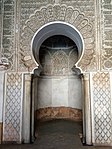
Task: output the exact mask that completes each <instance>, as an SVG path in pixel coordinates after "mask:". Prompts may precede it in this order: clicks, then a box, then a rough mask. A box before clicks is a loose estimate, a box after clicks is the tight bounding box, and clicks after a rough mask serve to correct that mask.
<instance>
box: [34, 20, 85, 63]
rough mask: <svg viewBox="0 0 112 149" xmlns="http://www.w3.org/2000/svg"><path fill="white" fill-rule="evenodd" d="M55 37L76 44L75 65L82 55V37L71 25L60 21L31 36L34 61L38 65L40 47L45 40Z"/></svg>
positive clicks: (47, 25) (45, 26)
mask: <svg viewBox="0 0 112 149" xmlns="http://www.w3.org/2000/svg"><path fill="white" fill-rule="evenodd" d="M56 35H59V36H60V35H61V36H66V37H68V38H69V39H71V40H72V41H73V42H74V43H75V44H76V46H77V49H78V61H77V63H76V65H77V64H78V62H79V61H80V59H81V58H82V56H83V53H84V40H83V37H82V35H81V34H80V32H79V31H78V30H77V29H76V28H75V27H74V26H73V25H71V24H69V23H65V22H61V21H56V22H50V23H48V24H46V25H44V26H42V27H41V28H40V29H39V30H38V31H37V32H36V33H35V35H34V36H33V39H32V44H31V46H32V47H31V48H32V52H33V56H34V59H35V61H36V62H37V63H38V64H40V60H39V51H40V50H41V48H40V47H41V45H42V44H43V42H44V41H45V40H47V39H48V38H50V37H52V36H56Z"/></svg>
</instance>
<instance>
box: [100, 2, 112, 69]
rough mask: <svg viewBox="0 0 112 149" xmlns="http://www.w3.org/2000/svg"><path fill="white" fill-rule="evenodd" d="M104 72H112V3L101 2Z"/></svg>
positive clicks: (102, 62)
mask: <svg viewBox="0 0 112 149" xmlns="http://www.w3.org/2000/svg"><path fill="white" fill-rule="evenodd" d="M101 21H102V24H101V28H102V34H101V36H102V55H101V64H102V70H112V1H111V0H107V1H106V0H104V1H103V2H102V0H101Z"/></svg>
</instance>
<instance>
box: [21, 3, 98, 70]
mask: <svg viewBox="0 0 112 149" xmlns="http://www.w3.org/2000/svg"><path fill="white" fill-rule="evenodd" d="M53 21H63V22H67V23H70V24H72V25H73V26H75V27H76V28H77V29H78V30H79V32H80V33H81V34H82V36H83V39H84V43H85V52H84V55H83V58H82V59H81V61H80V63H79V64H78V65H79V67H81V69H82V70H83V71H89V70H90V69H92V70H93V69H96V68H95V67H96V66H95V65H96V64H95V50H94V47H95V45H94V44H95V38H94V31H93V26H92V24H91V23H90V21H89V19H88V18H86V16H85V15H84V14H83V13H82V12H80V11H79V10H77V9H74V8H73V7H71V6H66V5H58V4H56V5H47V6H46V7H42V8H41V9H40V10H36V11H35V12H34V14H32V15H30V17H29V19H28V20H27V21H26V22H25V25H24V27H23V29H22V32H21V37H20V41H21V42H20V43H21V45H20V53H22V54H21V55H22V60H23V61H22V62H23V63H24V64H25V66H26V67H27V68H28V69H29V70H32V69H34V67H35V64H34V63H35V62H34V59H33V58H32V52H31V40H32V37H33V36H34V34H35V32H36V31H37V30H38V29H39V28H40V27H42V26H43V25H45V24H46V23H49V22H53ZM25 56H28V57H30V60H28V61H25V60H24V59H25ZM27 62H28V66H27ZM90 67H91V68H90Z"/></svg>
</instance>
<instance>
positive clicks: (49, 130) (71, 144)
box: [34, 120, 82, 149]
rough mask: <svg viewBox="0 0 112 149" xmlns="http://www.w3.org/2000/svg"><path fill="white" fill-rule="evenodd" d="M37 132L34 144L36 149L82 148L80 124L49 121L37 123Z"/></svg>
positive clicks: (66, 121)
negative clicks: (40, 148)
mask: <svg viewBox="0 0 112 149" xmlns="http://www.w3.org/2000/svg"><path fill="white" fill-rule="evenodd" d="M37 131H38V136H37V139H36V141H35V143H34V144H37V146H38V148H39V146H40V147H42V145H43V148H46V149H73V148H76V146H77V147H78V146H82V143H81V139H80V137H81V134H82V122H74V121H69V120H51V121H47V122H41V123H39V124H38V129H37ZM36 134H37V133H36Z"/></svg>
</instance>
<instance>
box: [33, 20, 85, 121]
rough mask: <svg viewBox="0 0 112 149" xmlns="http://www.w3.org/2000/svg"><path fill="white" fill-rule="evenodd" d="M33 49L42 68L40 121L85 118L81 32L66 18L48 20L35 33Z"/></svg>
mask: <svg viewBox="0 0 112 149" xmlns="http://www.w3.org/2000/svg"><path fill="white" fill-rule="evenodd" d="M32 51H33V55H34V58H35V61H36V62H37V63H38V64H39V65H40V66H41V68H42V69H41V71H40V70H39V69H36V70H35V71H34V73H35V74H37V82H38V85H37V88H35V90H36V91H35V92H36V93H37V97H36V99H35V100H36V102H35V103H37V105H36V109H35V113H36V121H41V120H42V121H43V120H45V121H46V120H52V119H68V120H74V121H81V122H82V96H83V95H82V80H81V71H80V69H79V68H77V64H78V62H79V61H80V59H81V57H82V55H83V51H84V42H83V38H82V36H81V34H80V33H79V32H78V30H77V29H76V28H74V27H73V26H72V25H70V24H67V23H64V22H52V23H49V24H46V25H45V26H43V27H42V28H40V29H39V30H38V31H37V32H36V33H35V35H34V37H33V39H32ZM74 66H75V67H74Z"/></svg>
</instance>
